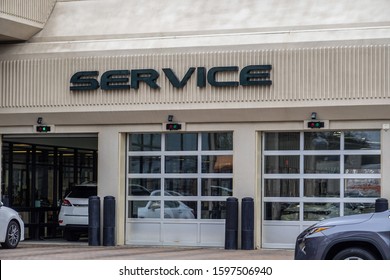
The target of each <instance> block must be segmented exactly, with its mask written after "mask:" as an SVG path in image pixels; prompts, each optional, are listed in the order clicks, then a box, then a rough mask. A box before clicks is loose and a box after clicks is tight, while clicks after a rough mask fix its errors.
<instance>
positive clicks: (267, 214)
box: [264, 202, 299, 221]
mask: <svg viewBox="0 0 390 280" xmlns="http://www.w3.org/2000/svg"><path fill="white" fill-rule="evenodd" d="M264 219H265V220H284V221H298V220H299V203H289V202H266V203H265V204H264Z"/></svg>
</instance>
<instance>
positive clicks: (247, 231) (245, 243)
mask: <svg viewBox="0 0 390 280" xmlns="http://www.w3.org/2000/svg"><path fill="white" fill-rule="evenodd" d="M254 214H255V212H254V202H253V198H251V197H244V198H243V199H242V203H241V249H243V250H253V249H254V227H255V226H254V223H255V218H254Z"/></svg>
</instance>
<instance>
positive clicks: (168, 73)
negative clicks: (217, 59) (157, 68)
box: [162, 67, 195, 88]
mask: <svg viewBox="0 0 390 280" xmlns="http://www.w3.org/2000/svg"><path fill="white" fill-rule="evenodd" d="M162 70H163V72H164V73H165V76H167V78H168V80H169V82H170V83H171V84H172V85H173V86H174V87H175V88H183V87H185V86H186V84H187V82H188V80H189V79H190V78H191V76H192V74H193V73H194V71H195V67H190V68H189V69H188V71H187V73H186V74H185V75H184V77H183V79H182V80H181V81H179V78H178V77H177V76H176V75H175V73H174V72H173V71H172V69H171V68H163V69H162Z"/></svg>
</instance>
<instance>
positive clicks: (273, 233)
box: [263, 225, 301, 248]
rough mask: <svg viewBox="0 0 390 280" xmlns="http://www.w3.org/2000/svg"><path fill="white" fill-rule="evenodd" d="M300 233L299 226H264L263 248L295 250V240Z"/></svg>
mask: <svg viewBox="0 0 390 280" xmlns="http://www.w3.org/2000/svg"><path fill="white" fill-rule="evenodd" d="M300 231H301V229H300V226H299V225H264V227H263V247H264V248H294V244H295V239H296V237H297V236H298V235H299V233H300ZM270 244H272V246H271V245H270Z"/></svg>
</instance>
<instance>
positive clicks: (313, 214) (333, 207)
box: [303, 203, 340, 221]
mask: <svg viewBox="0 0 390 280" xmlns="http://www.w3.org/2000/svg"><path fill="white" fill-rule="evenodd" d="M339 215H340V206H339V204H338V203H304V206H303V219H304V220H305V221H321V220H324V219H329V218H334V217H338V216H339Z"/></svg>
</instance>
